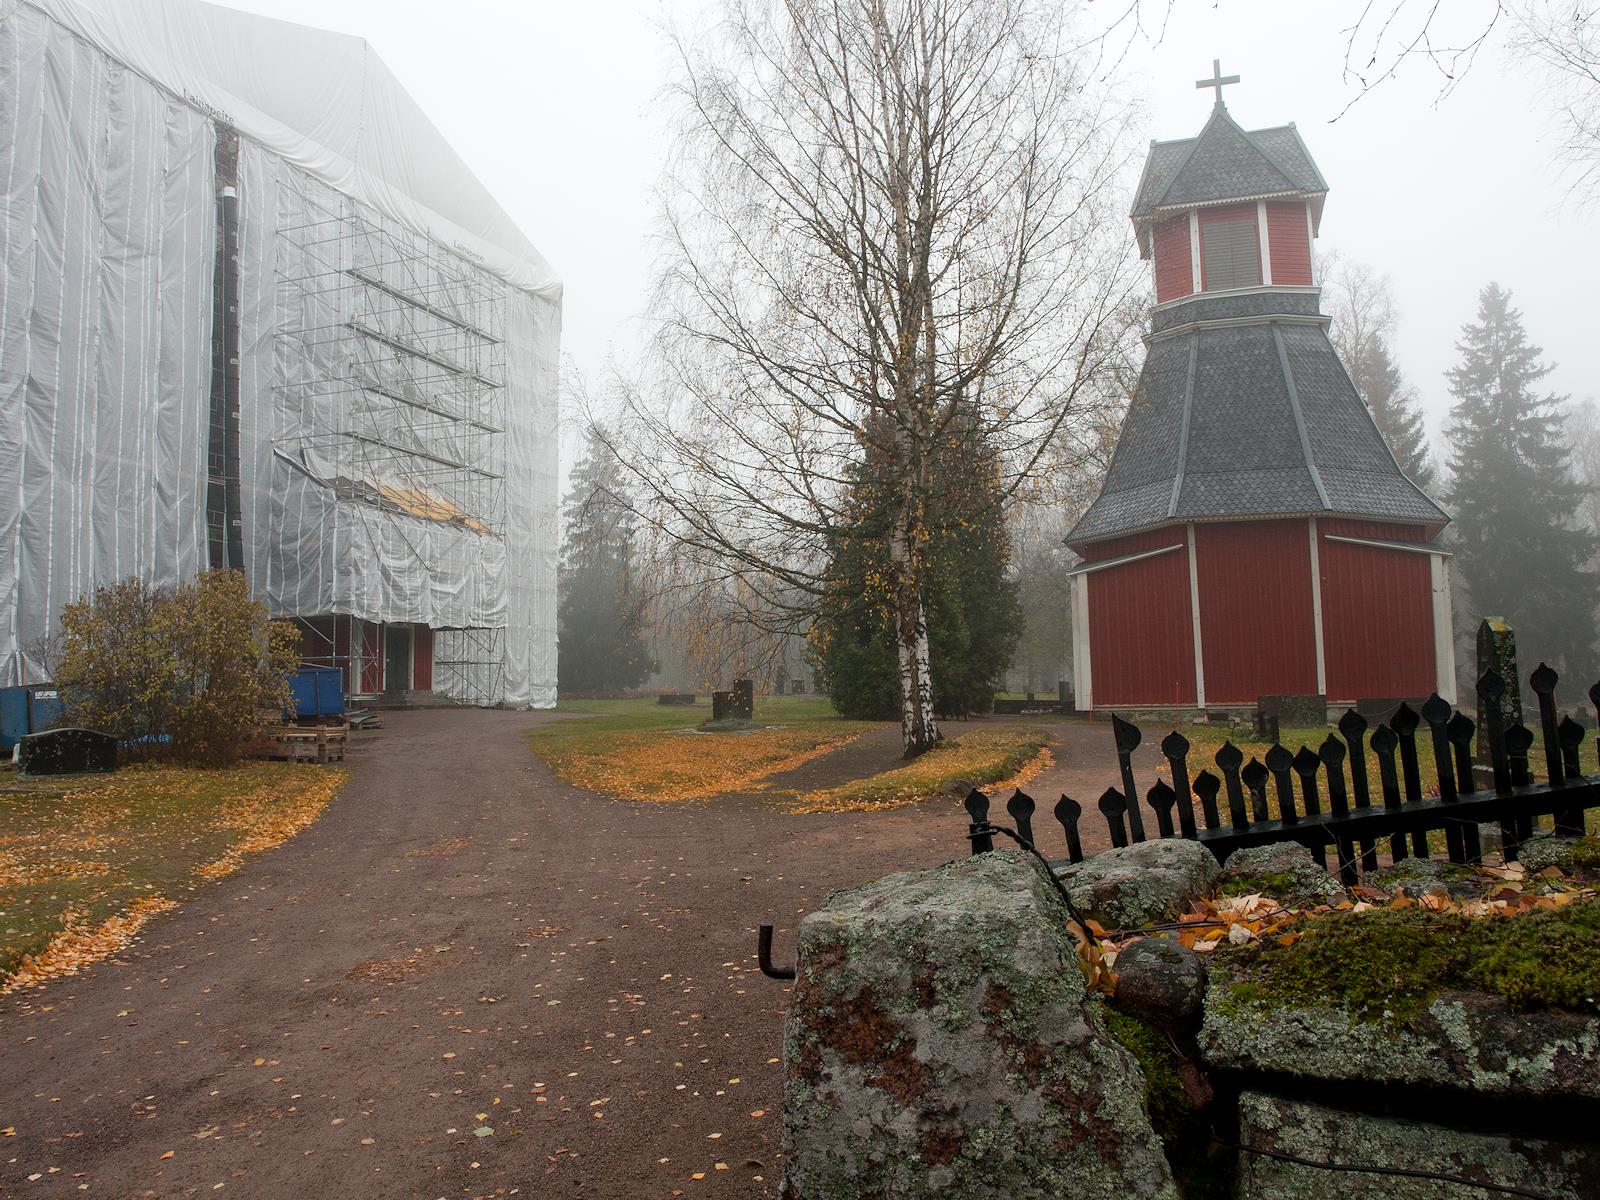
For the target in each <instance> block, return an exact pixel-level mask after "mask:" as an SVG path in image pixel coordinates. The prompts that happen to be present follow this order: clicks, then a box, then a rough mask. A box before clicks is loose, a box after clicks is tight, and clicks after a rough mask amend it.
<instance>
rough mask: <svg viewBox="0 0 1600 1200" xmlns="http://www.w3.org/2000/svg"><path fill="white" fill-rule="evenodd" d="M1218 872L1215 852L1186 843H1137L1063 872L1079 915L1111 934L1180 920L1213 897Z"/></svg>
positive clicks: (1171, 840)
mask: <svg viewBox="0 0 1600 1200" xmlns="http://www.w3.org/2000/svg"><path fill="white" fill-rule="evenodd" d="M1217 872H1218V867H1217V860H1216V858H1215V857H1214V856H1213V855H1212V853H1211V852H1210V851H1209V850H1207V849H1206V848H1205V847H1204V846H1202V845H1201V844H1200V843H1199V842H1194V841H1190V840H1188V839H1187V838H1161V839H1158V840H1156V841H1151V842H1136V843H1135V844H1134V845H1132V846H1124V847H1123V848H1121V849H1120V850H1104V851H1102V852H1101V853H1099V854H1096V855H1094V856H1092V857H1090V858H1086V859H1084V861H1083V862H1081V863H1074V864H1073V865H1072V866H1068V867H1062V868H1060V870H1059V874H1060V876H1061V881H1062V882H1063V883H1064V884H1066V887H1067V894H1068V895H1069V896H1071V897H1072V903H1073V904H1074V905H1076V906H1077V909H1078V911H1079V912H1080V913H1082V914H1083V916H1084V917H1085V918H1089V919H1093V920H1096V921H1098V922H1100V924H1101V925H1103V926H1105V927H1106V928H1107V929H1139V928H1142V927H1144V926H1147V925H1158V924H1162V923H1164V922H1167V921H1174V920H1177V918H1178V917H1179V916H1180V915H1181V914H1182V913H1184V912H1186V911H1188V909H1189V908H1190V907H1191V906H1192V905H1193V904H1194V902H1195V901H1196V900H1199V899H1202V898H1203V897H1205V896H1208V895H1210V894H1211V889H1212V886H1213V885H1214V884H1215V883H1216V881H1217Z"/></svg>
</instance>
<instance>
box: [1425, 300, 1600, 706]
mask: <svg viewBox="0 0 1600 1200" xmlns="http://www.w3.org/2000/svg"><path fill="white" fill-rule="evenodd" d="M1457 349H1458V350H1460V352H1461V361H1460V365H1459V366H1457V367H1455V368H1453V369H1452V370H1450V371H1449V372H1447V373H1446V378H1447V379H1448V380H1449V383H1450V393H1451V395H1452V396H1454V397H1455V400H1456V403H1455V406H1454V408H1453V409H1452V410H1451V421H1450V429H1449V434H1450V441H1451V456H1450V469H1451V474H1452V479H1451V483H1450V490H1449V496H1448V503H1449V506H1450V507H1451V508H1452V509H1453V510H1454V515H1455V525H1454V540H1455V546H1456V566H1457V569H1458V571H1459V572H1460V574H1461V576H1462V577H1463V581H1464V583H1465V585H1466V591H1467V595H1468V597H1469V598H1470V602H1471V613H1470V614H1468V615H1469V617H1470V623H1471V624H1474V625H1475V624H1476V621H1477V618H1479V617H1484V616H1498V617H1503V618H1505V620H1507V621H1508V622H1510V624H1511V626H1512V628H1513V629H1515V630H1516V632H1517V639H1518V648H1519V652H1520V655H1521V657H1522V658H1523V659H1524V660H1525V662H1526V664H1527V665H1528V666H1529V667H1531V666H1532V665H1533V664H1534V663H1535V662H1537V661H1539V660H1540V659H1543V660H1545V661H1547V662H1549V663H1550V664H1551V665H1552V666H1554V667H1556V668H1557V669H1558V670H1563V671H1576V672H1580V673H1581V674H1582V677H1584V678H1588V677H1591V676H1592V674H1593V668H1594V662H1593V645H1594V609H1593V602H1594V576H1593V574H1592V573H1591V572H1590V570H1589V569H1588V563H1589V561H1590V558H1591V557H1592V555H1593V553H1594V549H1595V544H1594V537H1593V535H1592V534H1591V533H1590V532H1589V531H1587V530H1584V529H1581V528H1578V527H1577V525H1576V523H1575V521H1574V519H1573V518H1574V514H1575V513H1576V511H1577V510H1578V508H1579V505H1580V503H1581V501H1582V498H1583V489H1582V487H1581V486H1580V485H1579V484H1577V483H1576V482H1575V481H1574V479H1573V478H1572V472H1571V469H1570V464H1569V457H1570V451H1569V449H1568V447H1567V445H1566V443H1565V442H1564V441H1563V439H1562V436H1561V413H1560V404H1561V399H1560V398H1559V397H1556V396H1551V395H1538V394H1536V393H1535V390H1534V388H1535V385H1536V384H1537V383H1538V382H1539V380H1541V379H1543V378H1544V377H1545V376H1546V375H1548V374H1549V373H1550V370H1551V367H1550V366H1549V365H1547V364H1544V363H1541V362H1540V356H1541V353H1542V352H1541V351H1540V349H1539V348H1538V347H1537V346H1534V345H1532V344H1531V343H1530V342H1529V341H1528V338H1527V334H1526V333H1525V332H1524V330H1523V327H1522V314H1521V313H1520V312H1518V311H1517V310H1516V309H1515V308H1513V307H1512V306H1511V295H1510V293H1509V292H1507V291H1505V290H1504V289H1503V288H1501V287H1500V286H1499V285H1497V284H1493V283H1491V284H1490V285H1489V286H1488V287H1486V288H1484V289H1483V291H1482V292H1481V293H1480V294H1479V297H1478V318H1477V320H1476V321H1475V322H1473V323H1471V324H1468V325H1466V326H1464V327H1463V328H1462V336H1461V341H1460V342H1458V343H1457Z"/></svg>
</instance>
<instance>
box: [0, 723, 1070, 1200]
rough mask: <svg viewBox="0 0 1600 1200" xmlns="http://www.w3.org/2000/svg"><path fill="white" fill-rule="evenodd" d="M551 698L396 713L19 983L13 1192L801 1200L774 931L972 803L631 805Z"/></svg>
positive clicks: (938, 834) (6, 1111)
mask: <svg viewBox="0 0 1600 1200" xmlns="http://www.w3.org/2000/svg"><path fill="white" fill-rule="evenodd" d="M549 719H552V718H550V717H548V716H539V715H534V714H528V713H498V712H478V711H452V710H446V711H434V712H418V713H400V714H395V715H392V716H390V717H389V718H388V719H387V720H388V728H387V729H385V730H383V731H381V732H374V733H371V734H368V735H364V739H363V741H362V743H361V746H362V748H361V749H359V750H357V751H356V752H355V753H354V754H353V755H352V759H353V760H354V765H355V767H356V771H355V778H354V779H353V780H352V782H351V783H350V785H349V786H348V787H347V788H346V789H345V791H344V793H343V794H342V795H341V796H340V798H339V799H338V800H336V801H335V802H334V804H333V805H332V806H331V807H330V809H329V811H328V812H327V814H326V815H324V817H323V818H322V819H321V820H320V821H319V822H318V823H317V824H316V825H315V826H313V827H312V828H311V829H310V830H308V831H307V832H306V833H304V834H302V835H301V836H300V837H298V838H297V839H295V840H294V841H292V842H290V843H288V844H287V845H285V846H284V847H282V848H280V849H278V850H276V851H273V852H271V853H269V854H267V855H265V856H263V857H262V858H260V859H259V860H256V861H254V862H251V863H250V864H248V865H247V866H246V867H245V868H244V869H243V870H242V871H241V872H240V873H239V874H237V875H235V876H234V877H232V878H231V879H228V880H225V881H224V882H222V883H220V884H218V885H216V886H215V887H211V888H208V889H206V890H205V891H203V892H201V893H200V894H199V895H197V896H196V897H194V898H193V899H191V900H190V901H188V902H187V903H185V904H184V906H183V908H182V909H181V910H179V911H178V912H177V913H175V914H172V915H171V916H168V917H164V918H160V919H158V920H157V921H155V922H153V923H152V924H151V925H150V926H149V928H148V929H147V930H146V931H145V935H144V937H143V938H142V939H141V940H140V942H139V943H138V944H137V945H136V946H135V947H134V948H133V949H131V950H130V951H129V952H127V953H126V954H125V955H123V956H122V958H120V959H119V960H116V961H114V962H109V963H105V964H102V965H101V966H100V967H99V968H98V969H97V970H96V971H95V972H94V973H92V974H90V975H86V976H83V977H80V978H76V979H64V980H58V981H56V982H55V983H52V984H50V985H48V986H46V987H44V988H43V989H40V990H38V991H36V992H33V993H31V994H28V995H18V996H11V997H8V998H6V999H4V1000H0V1130H4V1131H5V1136H3V1137H0V1195H5V1196H13V1195H14V1196H29V1197H33V1196H40V1197H43V1196H79V1195H85V1194H87V1195H90V1196H113V1197H140V1196H161V1197H166V1196H191V1195H199V1196H212V1195H220V1196H222V1197H224V1198H225V1200H226V1198H227V1197H240V1196H251V1197H254V1196H263V1197H280V1196H282V1197H322V1196H339V1197H368V1196H371V1197H385V1198H386V1200H387V1198H391V1197H406V1196H411V1197H424V1198H427V1200H432V1198H434V1197H470V1196H495V1195H530V1196H539V1197H553V1196H554V1197H566V1196H586V1197H652V1196H663V1197H666V1196H674V1195H678V1194H682V1195H685V1196H700V1195H707V1196H764V1195H775V1194H776V1190H777V1189H776V1184H777V1180H778V1175H779V1171H780V1169H781V1165H782V1164H781V1159H780V1158H779V1155H778V1151H779V1148H780V1146H781V1140H782V1132H781V1125H780V1122H781V1114H780V1107H781V1077H780V1067H779V1063H778V1059H779V1057H780V1056H781V1054H782V1047H781V1034H782V1018H783V1007H784V1004H785V1001H786V999H787V989H786V987H785V986H784V985H783V984H780V983H777V982H774V981H772V980H769V979H766V978H764V977H762V976H761V974H760V973H759V972H758V971H757V970H756V966H755V957H754V950H755V937H756V932H755V931H756V926H757V925H758V924H759V923H761V922H762V921H773V922H774V923H776V924H777V925H778V926H779V931H780V932H779V935H778V955H779V957H780V958H787V957H788V956H789V955H791V954H792V948H793V939H792V936H791V933H792V929H793V926H794V923H795V920H796V918H797V917H798V915H799V914H800V913H802V912H804V911H805V910H806V909H808V908H809V907H811V906H813V905H814V904H815V903H816V902H817V901H818V900H819V899H820V898H821V896H822V893H823V892H824V891H826V890H827V889H829V888H832V887H837V886H841V885H845V884H851V883H856V882H859V881H862V880H865V879H869V878H875V877H877V876H879V875H883V874H886V873H889V872H891V871H897V870H905V869H911V868H915V867H920V866H926V865H931V864H933V863H937V862H941V861H944V860H946V859H948V858H951V857H954V856H956V855H958V854H960V853H962V852H963V849H964V843H963V841H962V833H963V832H964V828H963V824H962V823H963V821H964V817H963V815H962V814H961V813H960V811H959V809H957V808H956V807H955V806H954V805H949V806H939V807H935V806H932V805H923V806H919V807H916V808H910V809H902V810H898V811H895V812H889V813H879V814H867V815H861V816H838V815H823V816H794V815H790V814H786V813H783V812H779V811H775V810H773V809H772V808H770V807H766V806H762V805H761V804H760V803H759V802H756V801H736V802H721V803H717V804H709V805H698V806H686V805H673V806H660V807H657V806H652V805H646V804H635V803H626V802H619V801H610V800H605V799H603V798H600V797H597V796H595V795H592V794H590V793H586V792H582V791H579V790H577V789H574V788H570V787H568V786H566V785H565V784H562V783H561V782H559V781H557V780H555V779H554V778H552V776H551V775H550V774H549V773H548V772H547V771H546V770H545V769H544V767H543V766H542V765H540V764H539V763H538V762H537V760H535V759H534V758H533V756H532V754H531V753H530V752H529V750H528V748H527V745H526V742H525V740H524V739H523V738H522V736H521V733H522V731H523V730H524V729H526V728H528V727H530V726H532V725H534V724H536V723H538V722H539V721H541V720H549ZM1086 807H1087V805H1086ZM13 1130H14V1132H13Z"/></svg>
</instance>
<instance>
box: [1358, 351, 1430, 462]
mask: <svg viewBox="0 0 1600 1200" xmlns="http://www.w3.org/2000/svg"><path fill="white" fill-rule="evenodd" d="M1346 366H1348V367H1349V369H1350V378H1351V380H1352V381H1353V382H1354V383H1355V385H1356V391H1357V392H1359V393H1360V394H1361V398H1362V399H1363V400H1365V401H1366V402H1367V408H1368V409H1369V410H1370V411H1371V413H1372V419H1373V421H1374V422H1375V423H1376V424H1377V426H1378V432H1379V433H1381V434H1383V439H1384V441H1386V442H1388V443H1389V449H1390V451H1391V452H1392V453H1393V454H1394V459H1395V462H1397V463H1399V464H1400V469H1401V470H1402V471H1404V472H1405V474H1406V476H1407V477H1408V478H1409V479H1410V480H1411V482H1412V483H1414V484H1416V485H1417V486H1418V487H1420V488H1421V489H1422V490H1423V491H1425V492H1431V491H1432V490H1433V486H1434V482H1435V481H1434V474H1433V464H1432V463H1431V462H1429V461H1428V433H1427V430H1426V429H1424V428H1423V425H1422V411H1421V407H1420V406H1419V405H1418V403H1417V390H1416V389H1415V388H1413V387H1411V386H1410V385H1409V384H1407V383H1406V382H1405V379H1404V377H1403V376H1402V375H1401V374H1400V368H1399V367H1398V366H1397V365H1396V364H1395V361H1394V358H1393V356H1392V355H1391V354H1390V353H1389V343H1388V342H1387V340H1385V339H1383V338H1373V339H1371V340H1369V341H1368V342H1367V343H1366V345H1365V346H1363V347H1362V349H1361V351H1360V352H1359V353H1358V354H1357V356H1356V358H1355V361H1353V362H1348V363H1346Z"/></svg>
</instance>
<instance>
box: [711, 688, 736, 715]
mask: <svg viewBox="0 0 1600 1200" xmlns="http://www.w3.org/2000/svg"><path fill="white" fill-rule="evenodd" d="M732 715H733V693H732V692H712V693H711V719H712V720H713V721H726V720H727V719H728V718H729V717H731V716H732Z"/></svg>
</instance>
